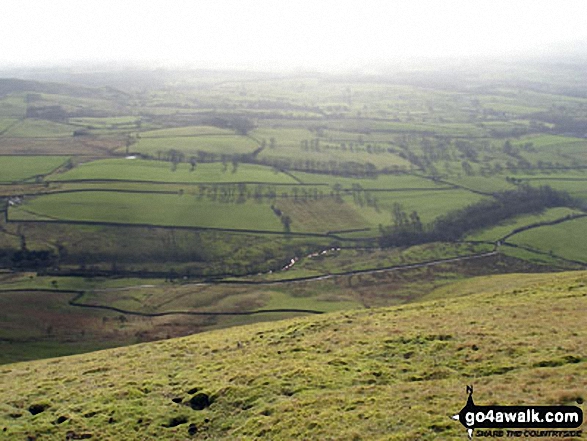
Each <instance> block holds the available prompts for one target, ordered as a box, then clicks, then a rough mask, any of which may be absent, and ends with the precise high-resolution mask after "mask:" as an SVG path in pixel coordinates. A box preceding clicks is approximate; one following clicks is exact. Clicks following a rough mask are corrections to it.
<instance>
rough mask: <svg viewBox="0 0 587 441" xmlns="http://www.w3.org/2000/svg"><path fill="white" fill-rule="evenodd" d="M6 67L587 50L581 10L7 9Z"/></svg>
mask: <svg viewBox="0 0 587 441" xmlns="http://www.w3.org/2000/svg"><path fill="white" fill-rule="evenodd" d="M3 11H4V13H3V15H2V16H1V17H0V37H1V38H2V41H4V42H7V43H8V44H6V45H5V46H4V47H3V51H2V53H0V67H1V68H15V67H16V68H20V67H36V66H66V65H70V66H71V65H87V64H109V65H111V66H113V67H115V66H122V65H136V66H142V67H147V66H149V67H170V68H178V67H190V68H211V69H234V68H242V69H252V70H258V71H273V70H283V69H285V70H296V69H298V70H311V71H314V70H317V71H332V70H353V69H360V70H365V69H367V70H368V69H369V68H371V67H377V66H381V65H388V64H392V65H409V64H413V63H415V62H418V61H422V60H440V59H466V60H472V59H473V60H474V59H478V58H484V57H485V58H486V57H490V58H499V59H515V58H518V57H528V58H540V57H541V56H550V55H552V54H559V55H564V54H565V53H571V52H573V51H574V50H575V49H576V48H579V47H580V48H583V47H584V46H585V42H586V41H587V28H586V27H585V26H584V25H583V23H582V21H583V20H582V17H583V16H584V14H583V12H584V3H583V2H581V1H575V0H573V1H565V2H558V3H556V4H555V3H554V2H546V1H526V0H524V1H516V2H511V1H503V0H497V1H486V0H481V1H475V2H472V1H463V0H449V1H442V2H435V1H425V0H416V1H411V2H397V1H396V2H382V1H373V2H358V1H347V2H342V3H341V2H334V1H330V0H329V1H320V2H310V1H306V0H301V1H296V2H288V3H283V2H274V1H268V0H254V1H250V2H238V1H235V0H220V1H214V2H211V1H195V2H193V1H191V2H190V1H183V0H182V1H174V2H163V1H160V0H154V1H152V2H149V3H144V2H138V1H136V0H129V1H125V2H122V3H121V2H114V1H112V0H104V1H99V2H98V1H95V0H90V1H84V2H74V1H70V0H57V1H53V2H36V1H32V0H25V1H18V2H17V1H14V0H7V1H6V2H4V4H3Z"/></svg>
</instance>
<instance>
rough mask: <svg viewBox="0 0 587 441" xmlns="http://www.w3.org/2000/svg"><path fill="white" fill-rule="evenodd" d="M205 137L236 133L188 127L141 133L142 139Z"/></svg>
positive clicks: (203, 127) (211, 128)
mask: <svg viewBox="0 0 587 441" xmlns="http://www.w3.org/2000/svg"><path fill="white" fill-rule="evenodd" d="M204 135H234V131H233V130H228V129H222V128H220V127H213V126H187V127H176V128H172V129H159V130H149V131H147V132H141V138H176V137H180V136H204Z"/></svg>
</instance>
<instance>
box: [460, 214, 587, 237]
mask: <svg viewBox="0 0 587 441" xmlns="http://www.w3.org/2000/svg"><path fill="white" fill-rule="evenodd" d="M577 213H579V212H578V211H577V210H572V209H570V208H551V209H549V210H546V211H545V212H543V213H540V214H529V215H524V216H518V217H516V218H514V219H511V220H509V221H507V222H504V223H503V224H501V225H497V226H495V227H492V228H489V229H487V230H484V231H480V232H476V233H474V234H470V235H468V236H467V240H482V241H489V242H495V241H498V240H500V239H501V238H502V237H504V236H507V235H508V234H510V233H511V232H512V231H514V230H516V229H518V228H522V227H525V226H527V225H532V224H536V223H540V222H552V221H554V220H557V219H562V218H564V217H566V216H569V215H572V214H577ZM563 225H565V224H563ZM541 228H544V227H541Z"/></svg>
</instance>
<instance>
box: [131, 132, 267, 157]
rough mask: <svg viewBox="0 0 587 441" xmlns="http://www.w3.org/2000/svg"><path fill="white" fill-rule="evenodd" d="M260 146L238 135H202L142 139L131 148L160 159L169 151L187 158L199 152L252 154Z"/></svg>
mask: <svg viewBox="0 0 587 441" xmlns="http://www.w3.org/2000/svg"><path fill="white" fill-rule="evenodd" d="M258 147H259V145H258V144H257V142H256V141H254V140H253V139H251V138H247V137H244V136H237V135H202V136H192V137H190V136H175V137H163V138H158V137H152V138H141V139H139V141H138V142H137V143H136V144H134V145H133V146H132V147H131V151H132V152H133V153H141V154H146V155H151V156H153V157H158V155H162V154H164V153H166V152H168V151H169V150H172V149H173V150H178V151H180V152H182V153H183V154H184V155H186V156H188V157H189V156H197V154H198V151H204V152H208V153H214V154H216V155H218V156H220V155H233V154H244V153H252V152H253V151H254V150H255V149H256V148H258Z"/></svg>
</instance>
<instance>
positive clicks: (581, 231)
mask: <svg viewBox="0 0 587 441" xmlns="http://www.w3.org/2000/svg"><path fill="white" fill-rule="evenodd" d="M508 242H511V243H514V244H517V245H522V246H527V247H530V248H532V249H536V250H539V251H542V252H545V253H553V254H554V255H555V256H560V257H563V258H565V259H570V260H575V261H578V262H583V263H587V257H586V256H585V250H586V249H587V220H586V219H584V218H582V219H574V220H571V221H568V222H563V223H561V224H557V225H548V226H544V227H540V228H534V229H532V230H528V231H523V232H521V233H519V234H516V235H515V236H512V237H510V238H509V239H508Z"/></svg>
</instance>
